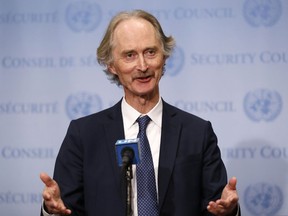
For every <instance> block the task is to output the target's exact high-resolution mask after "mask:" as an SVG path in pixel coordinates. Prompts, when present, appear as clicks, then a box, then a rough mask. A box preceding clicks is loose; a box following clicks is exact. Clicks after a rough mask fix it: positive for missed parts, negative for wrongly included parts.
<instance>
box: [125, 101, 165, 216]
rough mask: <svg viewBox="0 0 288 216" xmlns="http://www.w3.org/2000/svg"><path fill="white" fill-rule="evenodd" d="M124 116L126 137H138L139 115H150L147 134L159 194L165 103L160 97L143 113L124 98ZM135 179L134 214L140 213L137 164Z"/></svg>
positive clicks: (133, 186)
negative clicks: (160, 154)
mask: <svg viewBox="0 0 288 216" xmlns="http://www.w3.org/2000/svg"><path fill="white" fill-rule="evenodd" d="M121 106H122V107H121V108H122V115H123V116H122V117H123V123H124V133H125V139H134V138H136V137H137V135H138V132H139V125H138V123H137V122H136V120H137V119H138V117H140V116H141V115H148V116H149V117H150V119H151V121H150V122H149V124H148V126H147V129H146V134H147V138H148V141H149V144H150V149H151V154H152V159H153V164H154V171H155V181H156V190H157V194H158V180H157V179H158V164H159V152H160V138H161V127H162V110H163V104H162V100H161V99H159V101H158V103H157V104H156V106H155V107H154V108H153V109H152V110H151V111H149V112H148V113H145V114H142V113H139V112H138V111H137V110H135V109H134V108H133V107H131V106H130V105H129V104H128V103H127V102H126V100H125V98H123V100H122V105H121ZM132 172H133V179H132V181H131V184H132V211H133V216H137V215H138V211H137V184H136V182H137V176H136V165H133V166H132Z"/></svg>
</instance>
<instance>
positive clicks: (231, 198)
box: [207, 177, 239, 216]
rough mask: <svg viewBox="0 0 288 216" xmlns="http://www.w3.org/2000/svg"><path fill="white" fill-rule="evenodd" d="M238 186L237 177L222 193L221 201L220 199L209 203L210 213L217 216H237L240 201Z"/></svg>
mask: <svg viewBox="0 0 288 216" xmlns="http://www.w3.org/2000/svg"><path fill="white" fill-rule="evenodd" d="M236 184H237V179H236V178H235V177H233V178H231V179H230V180H229V183H228V184H227V185H226V186H225V188H224V189H223V191H222V195H221V199H218V200H216V201H215V202H214V201H210V202H209V204H208V206H207V209H208V211H209V212H211V213H212V214H215V215H217V216H226V215H231V216H232V215H233V216H235V215H236V213H237V205H238V200H239V197H238V194H237V190H236Z"/></svg>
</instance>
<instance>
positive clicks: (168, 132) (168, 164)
mask: <svg viewBox="0 0 288 216" xmlns="http://www.w3.org/2000/svg"><path fill="white" fill-rule="evenodd" d="M180 131H181V124H179V122H178V120H177V118H176V112H175V110H172V109H171V107H170V105H168V104H167V103H165V102H164V101H163V118H162V132H161V146H160V158H159V171H158V192H159V209H160V210H161V207H162V205H163V201H164V197H165V195H166V192H167V188H168V185H169V181H170V178H171V175H172V171H173V167H174V163H175V158H176V154H177V148H178V143H179V136H180Z"/></svg>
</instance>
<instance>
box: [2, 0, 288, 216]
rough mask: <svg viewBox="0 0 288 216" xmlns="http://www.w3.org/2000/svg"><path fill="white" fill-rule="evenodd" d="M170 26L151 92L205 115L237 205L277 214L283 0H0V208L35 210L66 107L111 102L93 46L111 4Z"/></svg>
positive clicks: (281, 183) (283, 139) (287, 97)
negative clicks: (169, 48)
mask: <svg viewBox="0 0 288 216" xmlns="http://www.w3.org/2000/svg"><path fill="white" fill-rule="evenodd" d="M136 8H137V9H138V8H140V9H144V10H147V11H149V12H151V13H153V14H154V15H155V16H156V17H157V18H158V19H159V21H160V22H161V23H162V26H163V29H164V31H165V33H166V34H168V35H173V36H174V37H175V39H176V41H177V49H176V50H175V53H174V55H173V56H172V57H171V58H170V59H169V61H168V62H167V65H166V74H165V75H164V77H163V79H162V83H161V92H162V96H163V98H164V99H165V100H166V101H167V102H169V103H171V104H174V105H175V106H177V107H179V108H181V109H184V110H186V111H188V112H191V113H194V114H196V115H198V116H200V117H202V118H205V119H207V120H210V121H211V122H212V124H213V127H214V129H215V132H216V134H217V135H218V138H219V146H220V148H221V152H222V157H223V160H224V162H225V164H226V166H227V169H228V174H229V178H230V177H231V176H236V177H237V178H238V191H239V195H240V203H241V206H242V211H243V215H245V216H259V215H263V216H264V215H265V216H280V215H281V216H283V215H286V216H287V215H288V205H287V204H288V201H287V192H288V179H287V178H288V172H287V171H288V166H287V163H288V147H287V138H288V137H287V129H288V126H287V123H288V110H287V102H288V84H287V82H288V71H287V68H288V67H287V66H288V42H287V38H288V1H286V0H241V1H228V0H205V1H196V0H180V1H170V0H158V1H152V0H146V1H141V0H138V1H135V0H134V1H132V0H125V1H124V0H123V1H112V0H105V1H100V0H98V1H96V0H94V1H93V0H75V1H74V0H73V1H72V0H25V1H21V0H18V1H17V0H0V170H1V172H0V173H1V174H0V176H1V177H0V212H1V215H4V216H8V215H9V216H14V215H15V216H16V215H17V216H18V215H38V214H39V211H40V205H41V193H42V189H43V185H42V183H41V181H40V180H39V173H40V172H42V171H45V172H47V173H49V174H50V175H52V174H53V167H54V162H55V157H56V155H57V152H58V150H59V147H60V145H61V142H62V140H63V138H64V135H65V133H66V129H67V127H68V123H69V121H70V120H71V119H75V118H78V117H80V116H84V115H87V114H90V113H93V112H96V111H99V110H101V109H104V108H106V107H109V106H111V105H112V104H114V103H115V102H117V101H118V100H119V99H120V98H121V96H122V94H123V93H122V92H123V91H122V89H119V88H118V87H117V86H116V85H114V84H110V83H109V81H108V80H107V78H106V76H105V74H104V72H103V71H102V68H101V67H100V66H99V65H98V64H97V62H96V58H95V56H96V54H95V53H96V48H97V46H98V44H99V41H100V40H101V38H102V36H103V33H104V30H105V28H106V26H107V24H108V22H109V20H110V18H111V17H112V16H113V15H114V14H115V13H116V12H118V11H121V10H130V9H136Z"/></svg>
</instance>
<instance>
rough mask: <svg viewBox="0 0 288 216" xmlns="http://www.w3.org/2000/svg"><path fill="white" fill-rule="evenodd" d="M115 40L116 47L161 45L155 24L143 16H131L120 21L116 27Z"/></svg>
mask: <svg viewBox="0 0 288 216" xmlns="http://www.w3.org/2000/svg"><path fill="white" fill-rule="evenodd" d="M113 41H114V47H119V46H121V47H123V46H125V47H129V46H139V45H144V44H145V45H147V46H158V45H160V39H159V37H157V33H156V30H155V28H154V26H153V25H152V24H151V23H150V22H148V21H147V20H145V19H141V18H130V19H127V20H123V21H122V22H120V23H119V24H118V26H117V27H116V28H115V31H114V36H113Z"/></svg>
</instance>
